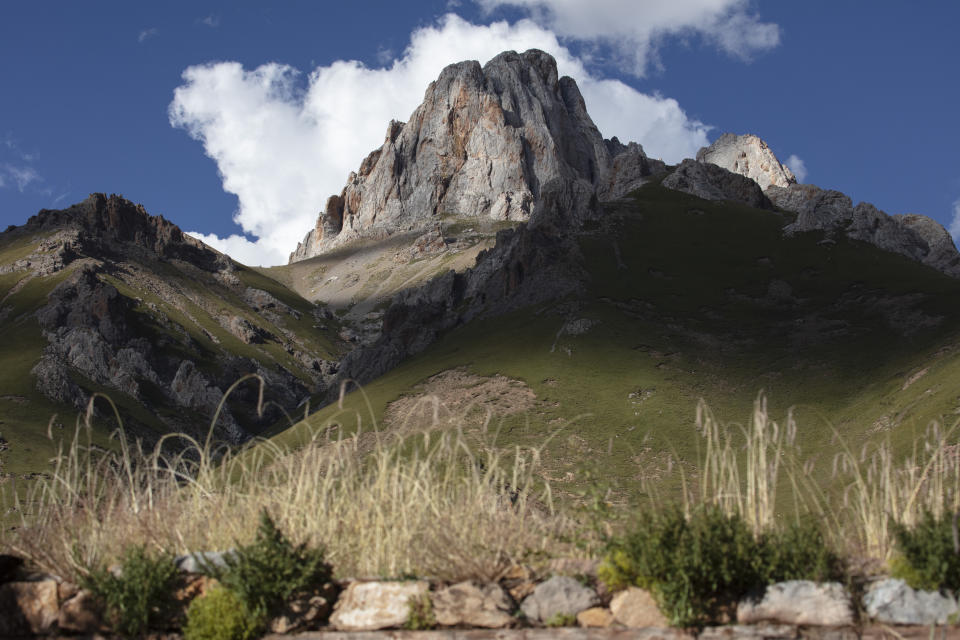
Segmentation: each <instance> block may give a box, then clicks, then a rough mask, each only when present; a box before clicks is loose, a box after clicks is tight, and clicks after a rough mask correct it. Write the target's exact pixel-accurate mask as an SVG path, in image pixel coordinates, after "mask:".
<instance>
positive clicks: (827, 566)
mask: <svg viewBox="0 0 960 640" xmlns="http://www.w3.org/2000/svg"><path fill="white" fill-rule="evenodd" d="M760 551H761V559H762V564H761V566H760V573H761V577H762V578H763V582H765V583H766V584H772V583H774V582H783V581H785V580H814V581H817V582H826V581H830V580H840V579H841V578H842V577H843V567H842V563H841V561H840V558H839V556H838V555H837V553H836V552H835V551H834V550H833V548H832V547H831V546H830V545H829V544H828V543H827V540H826V539H825V538H824V535H823V531H822V529H821V528H820V526H819V525H817V524H816V523H815V522H813V521H811V520H806V521H804V522H801V523H794V524H791V525H789V526H788V527H787V528H786V529H779V530H775V531H772V532H769V533H766V534H764V535H762V536H761V537H760Z"/></svg>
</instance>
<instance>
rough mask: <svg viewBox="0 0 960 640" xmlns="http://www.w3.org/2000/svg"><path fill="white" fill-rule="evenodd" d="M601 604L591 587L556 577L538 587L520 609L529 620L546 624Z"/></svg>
mask: <svg viewBox="0 0 960 640" xmlns="http://www.w3.org/2000/svg"><path fill="white" fill-rule="evenodd" d="M599 603H600V598H599V597H597V592H596V591H594V590H593V589H591V588H590V587H586V586H584V585H582V584H580V583H579V582H577V581H576V580H574V579H573V578H570V577H567V576H554V577H552V578H550V579H549V580H547V581H546V582H542V583H540V584H539V585H537V588H536V589H534V590H533V593H532V594H530V595H529V596H527V598H526V599H524V601H523V604H522V605H521V606H520V609H521V610H522V611H523V614H524V615H525V616H526V617H527V619H528V620H531V621H535V622H539V623H540V624H545V623H547V622H549V621H550V620H551V619H554V618H556V617H557V616H576V615H577V614H578V613H580V612H581V611H584V610H586V609H589V608H590V607H593V606H596V605H598V604H599Z"/></svg>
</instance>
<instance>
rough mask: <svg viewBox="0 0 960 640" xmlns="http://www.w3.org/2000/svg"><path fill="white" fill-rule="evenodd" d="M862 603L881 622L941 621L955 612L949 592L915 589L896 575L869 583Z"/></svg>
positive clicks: (928, 623)
mask: <svg viewBox="0 0 960 640" xmlns="http://www.w3.org/2000/svg"><path fill="white" fill-rule="evenodd" d="M863 607H864V609H866V611H867V615H868V616H870V618H872V619H873V620H875V621H876V622H881V623H884V624H923V625H933V624H944V623H946V622H948V621H950V619H951V617H952V616H954V615H955V614H957V612H958V607H957V601H956V599H955V598H954V597H953V596H951V595H947V594H943V593H939V592H936V591H919V590H916V589H913V588H912V587H910V585H908V584H907V583H906V582H904V581H903V580H898V579H896V578H887V579H885V580H880V581H878V582H874V583H872V584H871V585H870V586H869V587H868V588H867V592H866V594H864V596H863Z"/></svg>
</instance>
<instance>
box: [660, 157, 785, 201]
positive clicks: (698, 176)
mask: <svg viewBox="0 0 960 640" xmlns="http://www.w3.org/2000/svg"><path fill="white" fill-rule="evenodd" d="M661 184H663V186H665V187H667V188H668V189H673V190H674V191H682V192H684V193H689V194H690V195H694V196H697V197H698V198H703V199H704V200H730V201H733V202H740V203H742V204H745V205H747V206H749V207H754V208H757V209H773V205H772V204H771V203H770V200H769V199H768V198H767V196H765V195H764V194H763V190H762V189H761V188H760V186H759V185H757V183H756V182H754V181H753V180H751V179H749V178H745V177H743V176H741V175H739V174H736V173H733V172H732V171H727V170H726V169H723V168H721V167H718V166H716V165H713V164H704V163H702V162H697V161H696V160H690V159H689V158H688V159H686V160H684V161H683V162H681V163H680V166H678V167H677V168H676V169H674V171H673V173H671V174H670V175H668V176H667V177H666V178H664V179H663V182H662V183H661Z"/></svg>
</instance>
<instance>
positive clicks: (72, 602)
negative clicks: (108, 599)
mask: <svg viewBox="0 0 960 640" xmlns="http://www.w3.org/2000/svg"><path fill="white" fill-rule="evenodd" d="M102 621H103V609H102V607H101V606H100V603H99V602H98V601H97V599H96V598H95V597H94V596H93V594H92V593H90V592H89V591H86V590H81V591H79V592H77V594H76V595H74V596H73V597H72V598H70V599H69V600H66V601H65V602H64V603H63V605H62V606H61V607H60V615H59V617H58V618H57V626H59V627H60V631H68V632H71V633H96V632H98V631H106V626H105V625H104V624H103V622H102Z"/></svg>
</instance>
